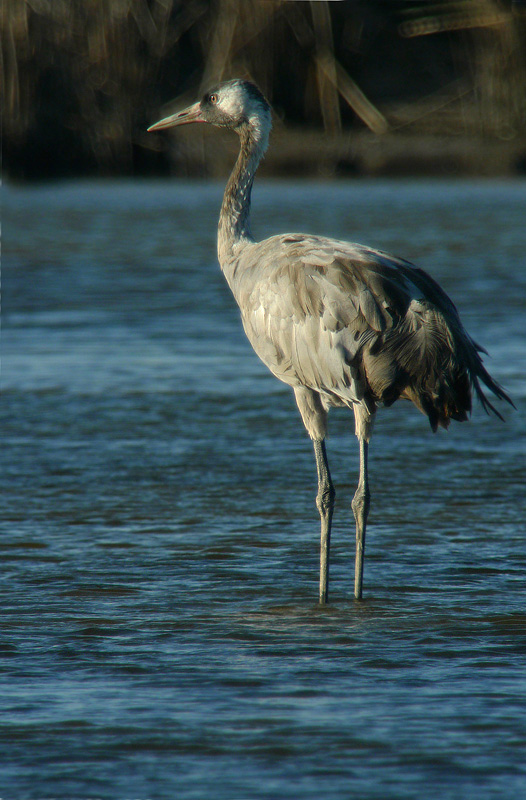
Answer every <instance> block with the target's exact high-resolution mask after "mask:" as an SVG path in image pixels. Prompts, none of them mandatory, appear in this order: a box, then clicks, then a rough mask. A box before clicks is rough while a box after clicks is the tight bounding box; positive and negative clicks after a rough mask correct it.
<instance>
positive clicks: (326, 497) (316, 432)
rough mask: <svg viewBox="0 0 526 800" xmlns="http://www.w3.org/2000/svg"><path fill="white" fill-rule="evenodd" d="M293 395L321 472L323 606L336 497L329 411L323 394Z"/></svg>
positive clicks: (300, 392) (301, 391)
mask: <svg viewBox="0 0 526 800" xmlns="http://www.w3.org/2000/svg"><path fill="white" fill-rule="evenodd" d="M294 394H295V395H296V403H297V404H298V408H299V410H300V414H301V418H302V419H303V424H304V425H305V428H306V429H307V433H308V434H309V436H310V438H311V439H312V443H313V445H314V455H315V457H316V469H317V471H318V494H317V495H316V505H317V506H318V511H319V512H320V518H321V548H320V603H326V602H327V598H328V595H329V549H330V543H331V520H332V512H333V509H334V495H335V492H334V486H333V485H332V480H331V473H330V472H329V464H328V462H327V453H326V450H325V441H324V440H325V436H326V434H327V410H326V409H325V408H324V406H323V403H322V401H321V397H320V395H319V394H318V393H317V392H314V391H312V390H311V389H305V388H304V387H298V388H297V389H294Z"/></svg>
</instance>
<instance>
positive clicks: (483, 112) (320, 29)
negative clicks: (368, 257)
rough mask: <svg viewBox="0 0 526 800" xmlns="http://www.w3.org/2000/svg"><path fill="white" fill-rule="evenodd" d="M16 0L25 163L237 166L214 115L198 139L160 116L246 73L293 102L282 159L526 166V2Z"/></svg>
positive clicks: (13, 163)
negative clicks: (173, 132)
mask: <svg viewBox="0 0 526 800" xmlns="http://www.w3.org/2000/svg"><path fill="white" fill-rule="evenodd" d="M3 8H4V11H3V15H2V21H1V25H2V31H1V36H2V62H3V63H2V66H3V70H2V82H3V98H4V99H3V104H4V110H3V156H4V171H5V172H6V173H7V175H8V177H10V178H11V179H18V180H32V179H43V178H44V179H47V178H50V179H54V178H57V177H62V176H64V177H66V176H78V175H154V174H166V173H168V172H170V171H171V172H175V173H176V174H184V175H193V174H201V175H202V174H215V173H221V174H222V173H223V172H224V171H225V169H226V163H227V161H228V163H229V159H225V163H223V157H222V150H221V147H222V143H221V141H222V140H221V139H219V140H217V139H215V145H214V147H213V148H211V150H209V148H208V147H207V146H206V141H207V134H206V133H204V132H201V131H200V132H199V134H197V136H198V137H199V138H198V139H197V141H198V143H199V146H197V147H196V133H195V131H194V132H193V133H192V135H191V137H190V138H189V137H188V136H186V138H185V136H184V135H183V136H178V137H174V138H172V137H170V136H166V134H164V135H162V136H160V135H152V134H147V133H146V127H147V126H148V124H150V123H151V122H152V121H154V120H156V119H158V118H159V116H160V115H161V114H162V113H164V111H165V110H166V109H165V108H163V105H164V104H166V103H167V102H168V101H170V100H172V99H175V101H176V102H179V103H180V104H183V103H185V102H189V101H193V100H194V99H195V97H196V96H199V93H200V92H201V91H203V90H204V89H205V88H207V86H209V85H211V84H213V83H214V82H216V81H217V80H218V79H228V78H230V77H234V76H235V77H250V78H251V79H253V80H255V81H256V82H257V83H258V84H259V85H260V86H261V88H262V89H263V90H264V92H265V93H266V94H267V96H268V98H269V100H270V101H271V103H272V105H273V107H274V109H275V112H276V123H277V135H276V137H275V142H274V144H273V148H272V153H273V156H272V157H271V158H270V160H269V161H268V163H267V171H268V172H270V173H276V174H283V173H285V174H286V173H288V174H294V173H295V172H299V173H303V172H304V169H305V167H307V170H309V169H310V170H312V169H314V171H318V172H321V173H322V174H324V173H325V174H329V175H330V174H342V175H352V174H389V173H396V174H404V173H405V172H424V173H426V172H428V173H441V172H446V173H448V174H462V173H469V174H474V173H475V174H521V173H524V172H525V171H526V134H525V130H526V4H525V3H524V2H512V0H459V2H457V3H450V2H440V0H438V1H437V2H432V3H431V2H422V3H415V2H411V0H367V1H366V0H346V1H344V2H323V1H319V2H299V1H296V0H243V2H242V1H241V0H109V1H108V0H92V2H89V3H88V2H84V0H82V1H81V0H4V3H3ZM280 120H282V121H283V123H284V124H283V125H281V124H280ZM320 134H323V136H320ZM218 141H219V142H220V144H219V145H218V144H217V142H218ZM170 143H172V144H170ZM379 143H381V144H379ZM225 146H226V145H225ZM313 147H314V148H316V150H315V154H316V158H313ZM371 148H373V149H372V150H371ZM375 148H376V149H375ZM313 162H316V166H314V167H313ZM320 163H321V167H320Z"/></svg>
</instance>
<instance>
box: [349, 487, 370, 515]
mask: <svg viewBox="0 0 526 800" xmlns="http://www.w3.org/2000/svg"><path fill="white" fill-rule="evenodd" d="M351 505H352V510H353V512H354V516H356V515H357V514H361V515H365V516H366V515H367V514H368V512H369V506H370V505H371V493H370V491H369V489H365V490H360V488H358V489H357V491H356V494H355V495H354V497H353V499H352V503H351Z"/></svg>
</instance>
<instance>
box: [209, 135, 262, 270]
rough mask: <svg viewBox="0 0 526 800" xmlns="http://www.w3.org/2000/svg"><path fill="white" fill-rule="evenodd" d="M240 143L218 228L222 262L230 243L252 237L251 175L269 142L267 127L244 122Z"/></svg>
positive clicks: (218, 247) (250, 239)
mask: <svg viewBox="0 0 526 800" xmlns="http://www.w3.org/2000/svg"><path fill="white" fill-rule="evenodd" d="M240 140H241V147H240V150H239V155H238V157H237V161H236V164H235V166H234V169H233V170H232V174H231V175H230V178H229V180H228V183H227V186H226V189H225V194H224V197H223V204H222V206H221V213H220V215H219V227H218V232H217V250H218V255H219V263H220V264H221V266H223V264H225V263H226V261H227V260H228V259H229V257H230V256H231V255H232V253H233V247H234V245H235V244H238V243H240V242H243V241H247V242H248V241H252V236H251V233H250V220H249V217H250V195H251V192H252V184H253V182H254V175H255V174H256V170H257V168H258V164H259V162H260V161H261V158H262V156H263V153H264V152H265V150H266V148H267V144H268V131H267V130H261V129H260V128H259V129H258V128H256V127H254V126H251V125H248V124H247V125H246V126H244V127H243V128H242V129H241V132H240Z"/></svg>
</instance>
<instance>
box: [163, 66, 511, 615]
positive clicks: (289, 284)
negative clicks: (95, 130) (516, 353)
mask: <svg viewBox="0 0 526 800" xmlns="http://www.w3.org/2000/svg"><path fill="white" fill-rule="evenodd" d="M190 123H209V124H211V125H215V126H217V127H222V128H229V129H231V130H234V131H235V132H236V133H237V134H238V135H239V138H240V150H239V155H238V158H237V161H236V163H235V166H234V168H233V170H232V173H231V175H230V178H229V180H228V183H227V186H226V189H225V193H224V197H223V202H222V206H221V211H220V215H219V226H218V235H217V250H218V259H219V264H220V266H221V269H222V271H223V274H224V276H225V278H226V280H227V282H228V285H229V286H230V289H231V291H232V293H233V295H234V298H235V299H236V301H237V304H238V306H239V308H240V311H241V319H242V322H243V327H244V330H245V333H246V335H247V337H248V339H249V341H250V343H251V344H252V347H253V348H254V350H255V352H256V354H257V355H258V356H259V358H260V359H261V360H262V361H263V363H264V364H266V366H267V367H268V368H269V369H270V371H271V372H272V373H273V374H274V375H275V376H276V377H277V378H279V379H280V380H281V381H283V382H284V383H286V384H288V385H289V386H291V387H292V389H293V390H294V395H295V398H296V403H297V405H298V408H299V411H300V414H301V417H302V420H303V423H304V425H305V428H306V430H307V433H308V434H309V436H310V438H311V440H312V442H313V446H314V455H315V459H316V468H317V477H318V492H317V496H316V505H317V508H318V511H319V514H320V520H321V546H320V588H319V600H320V603H321V604H325V603H327V602H328V592H329V549H330V536H331V523H332V516H333V509H334V498H335V490H334V484H333V481H332V478H331V473H330V469H329V462H328V459H327V451H326V447H325V438H326V435H327V417H328V412H329V409H330V408H331V407H333V406H347V407H349V408H352V409H353V411H354V417H355V432H356V436H357V437H358V442H359V454H360V471H359V480H358V486H357V489H356V492H355V494H354V497H353V500H352V510H353V513H354V517H355V522H356V555H355V580H354V595H355V597H356V598H357V599H360V598H361V597H362V591H363V564H364V550H365V533H366V525H367V517H368V513H369V507H370V499H371V494H370V490H369V477H368V464H367V458H368V448H369V441H370V438H371V434H372V430H373V424H374V420H375V414H376V411H377V408H378V407H379V406H390V405H392V404H393V403H394V402H395V400H397V399H398V398H404V399H407V400H410V401H412V402H413V403H414V405H415V406H416V407H417V408H418V409H419V410H420V411H422V412H423V413H424V414H426V415H427V417H428V419H429V422H430V425H431V429H432V430H433V432H435V431H436V430H437V428H438V427H439V426H441V427H443V428H447V427H448V425H449V423H450V420H452V419H453V420H458V421H464V420H466V419H467V418H468V414H469V413H470V412H471V405H472V390H474V391H475V393H476V395H477V397H478V398H479V400H480V402H481V403H482V406H483V408H484V409H485V411H486V412H487V413H490V412H493V413H494V414H496V416H497V417H499V418H500V419H503V418H502V416H501V414H500V413H499V411H497V409H496V408H495V407H494V406H493V405H492V403H491V402H490V401H489V400H488V398H487V397H486V395H485V394H484V392H483V391H482V388H481V383H482V384H484V385H485V387H487V389H489V390H490V391H491V392H492V393H493V394H494V395H495V396H496V397H497V398H499V399H500V400H503V401H506V402H508V403H510V404H511V405H512V406H513V402H512V401H511V399H510V398H509V397H508V395H507V394H506V392H505V391H504V390H503V389H502V387H501V386H499V384H498V383H497V382H496V381H494V380H493V378H492V377H491V376H490V375H489V373H488V372H487V370H486V369H485V367H484V365H483V363H482V359H481V356H480V353H486V351H485V350H484V349H483V348H482V347H480V346H479V345H478V344H476V343H475V342H474V341H473V339H471V337H470V336H469V335H468V333H467V332H466V330H465V329H464V327H463V325H462V322H461V321H460V317H459V315H458V312H457V309H456V308H455V306H454V304H453V302H452V301H451V300H450V299H449V297H448V296H447V294H446V293H445V292H444V291H443V290H442V288H441V287H440V286H439V285H438V283H437V282H436V281H435V280H433V278H431V277H430V276H429V275H428V274H427V273H426V272H424V271H423V270H421V269H419V268H417V267H416V266H414V265H413V264H411V263H409V262H408V261H405V260H403V259H401V258H397V257H395V256H392V255H389V254H387V253H385V252H382V251H381V250H376V249H373V248H371V247H366V246H364V245H361V244H355V243H350V242H346V241H340V240H337V239H331V238H327V237H324V236H317V235H311V234H303V233H283V234H278V235H276V236H271V237H270V238H268V239H265V240H264V241H260V242H256V241H255V240H254V238H253V237H252V235H251V232H250V199H251V191H252V185H253V182H254V176H255V173H256V170H257V167H258V165H259V162H260V160H261V158H262V157H263V155H264V153H265V151H266V149H267V146H268V140H269V134H270V130H271V124H272V123H271V109H270V106H269V104H268V102H267V100H266V99H265V97H264V96H263V94H262V92H261V91H260V90H259V88H258V87H257V86H256V85H255V84H254V83H252V82H250V81H246V80H240V79H235V80H231V81H225V82H222V83H219V84H218V85H217V86H215V87H214V88H212V89H211V90H210V91H208V92H206V94H205V95H204V96H203V98H202V99H201V100H200V101H198V102H196V103H194V104H193V105H191V106H189V107H188V108H185V109H184V110H183V111H179V112H178V113H175V114H173V115H171V116H168V117H165V118H164V119H161V120H160V121H159V122H157V123H155V124H154V125H152V126H150V127H149V128H148V130H149V131H157V130H161V129H165V128H170V127H173V126H177V125H187V124H190Z"/></svg>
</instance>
